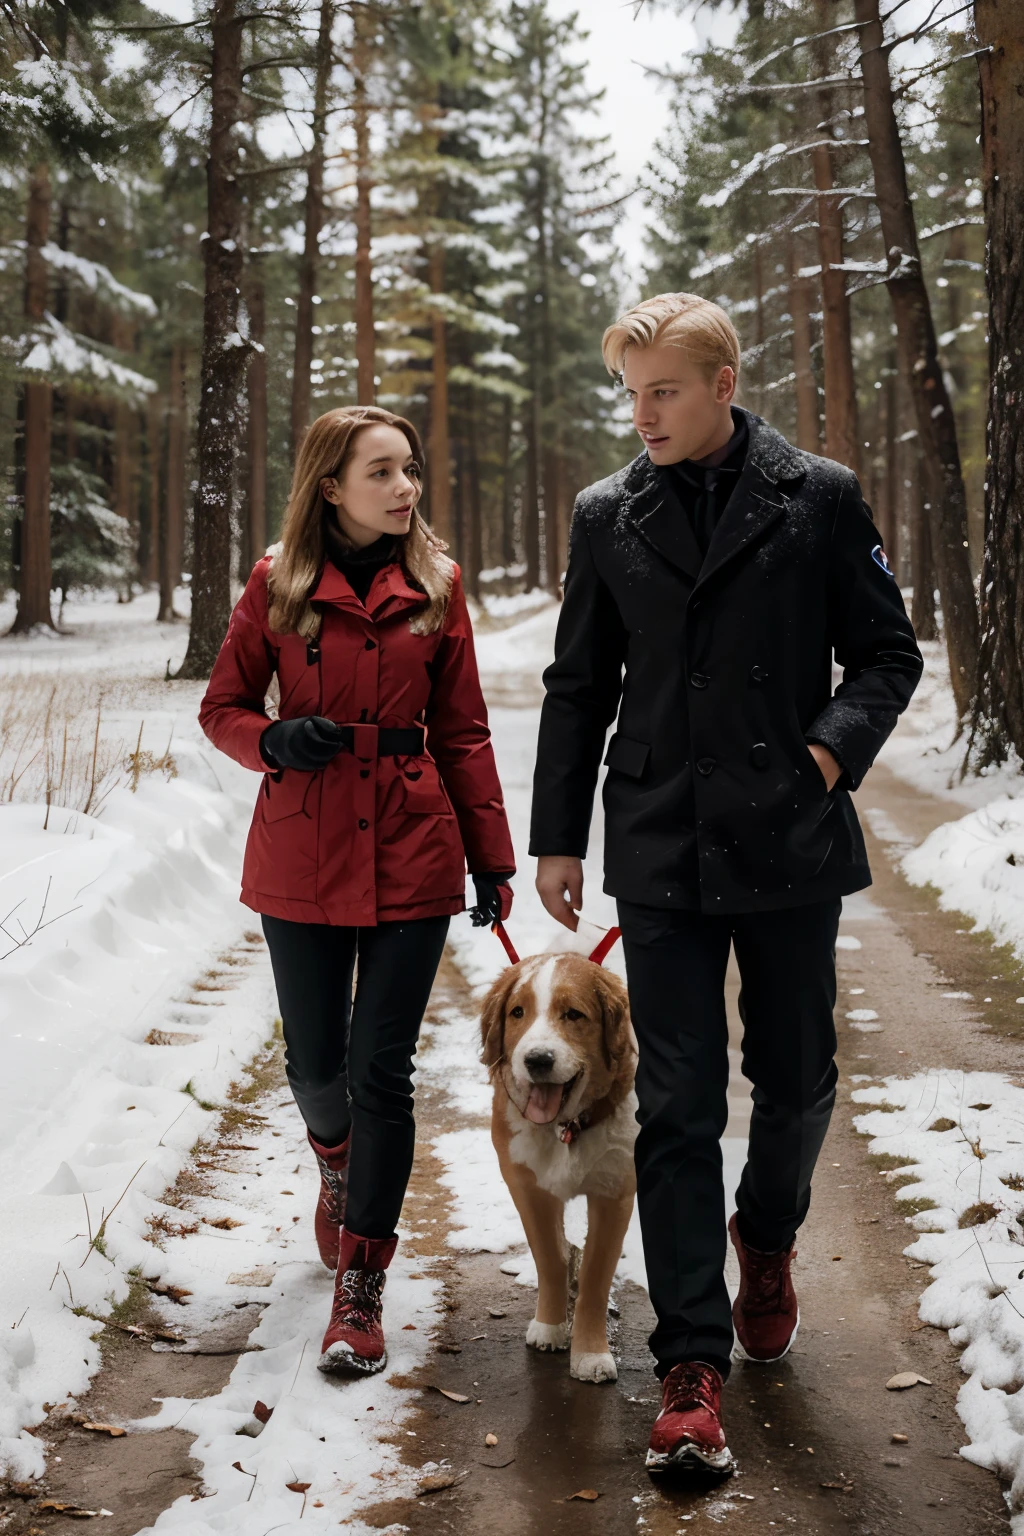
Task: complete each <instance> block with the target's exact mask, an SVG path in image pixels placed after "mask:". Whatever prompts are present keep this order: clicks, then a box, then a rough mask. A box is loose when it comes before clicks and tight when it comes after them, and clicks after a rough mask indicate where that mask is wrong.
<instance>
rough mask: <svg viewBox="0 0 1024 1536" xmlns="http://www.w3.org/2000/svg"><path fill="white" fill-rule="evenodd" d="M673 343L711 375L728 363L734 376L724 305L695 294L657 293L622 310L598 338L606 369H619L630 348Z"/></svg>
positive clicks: (736, 352)
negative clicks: (640, 302) (622, 312)
mask: <svg viewBox="0 0 1024 1536" xmlns="http://www.w3.org/2000/svg"><path fill="white" fill-rule="evenodd" d="M659 343H660V344H662V345H664V346H670V347H678V348H679V349H680V351H681V352H683V353H685V355H686V356H687V357H688V358H689V360H690V362H692V363H696V364H697V366H698V367H699V368H705V369H706V370H707V372H708V374H709V376H712V377H713V376H714V375H715V374H716V373H717V372H718V370H719V369H720V368H724V367H726V366H728V367H730V368H731V369H732V370H733V372H734V373H735V374H736V376H737V378H738V377H739V371H740V339H739V337H738V336H737V334H736V327H735V326H734V325H733V323H732V321H731V320H730V319H729V316H728V315H727V314H726V312H725V310H724V309H722V308H720V306H719V305H717V304H712V302H711V300H710V299H702V298H701V297H700V296H699V294H696V293H659V294H658V295H657V297H656V298H653V299H644V301H643V303H642V304H637V305H635V306H634V308H633V309H627V311H626V313H625V314H624V315H620V316H619V318H618V319H617V320H616V321H615V323H614V324H613V325H610V326H609V327H608V329H607V330H606V331H605V333H604V336H603V337H602V339H601V355H602V356H603V358H604V362H605V367H606V368H607V369H608V372H609V373H611V374H614V375H615V376H616V377H617V376H618V375H619V374H621V372H622V366H623V363H624V362H625V360H626V352H627V351H628V349H629V348H630V347H653V346H656V345H658V344H659Z"/></svg>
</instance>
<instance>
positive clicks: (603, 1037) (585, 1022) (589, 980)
mask: <svg viewBox="0 0 1024 1536" xmlns="http://www.w3.org/2000/svg"><path fill="white" fill-rule="evenodd" d="M480 1023H481V1035H482V1039H483V1056H482V1060H483V1063H484V1065H485V1066H486V1067H488V1068H490V1071H491V1075H492V1076H495V1075H500V1076H501V1078H502V1080H503V1082H504V1084H505V1087H506V1089H507V1090H508V1094H509V1097H510V1098H511V1099H512V1102H513V1103H514V1104H515V1106H516V1108H517V1109H519V1111H520V1113H521V1114H523V1115H525V1116H526V1118H527V1120H532V1121H533V1122H534V1124H535V1125H548V1124H550V1123H551V1122H552V1121H555V1120H572V1119H574V1118H575V1117H576V1116H577V1115H578V1114H579V1113H580V1112H581V1110H583V1109H586V1108H587V1107H588V1106H589V1105H591V1104H594V1103H596V1102H597V1101H598V1100H599V1099H602V1098H604V1097H605V1095H606V1094H608V1093H609V1092H610V1091H611V1090H612V1088H613V1086H614V1085H615V1084H616V1083H617V1082H618V1080H619V1079H620V1078H625V1077H630V1078H631V1077H632V1068H633V1058H634V1051H635V1045H634V1040H633V1030H632V1026H631V1024H630V1022H629V1002H628V998H627V996H626V988H625V987H624V986H623V984H622V982H621V981H620V980H619V978H618V977H617V976H616V975H615V974H614V972H612V971H606V970H605V969H604V968H603V967H602V966H600V965H595V963H594V962H593V961H592V960H586V959H584V957H583V956H582V955H573V954H565V955H534V956H532V957H531V958H529V959H527V960H520V962H519V964H518V965H513V966H511V967H510V968H509V969H508V970H507V971H504V972H503V973H502V974H501V976H499V977H498V980H497V981H496V982H495V983H494V985H493V986H492V988H491V990H490V992H489V993H488V994H487V997H486V998H485V1000H484V1006H483V1013H482V1015H481V1021H480Z"/></svg>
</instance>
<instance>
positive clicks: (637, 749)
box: [604, 731, 651, 779]
mask: <svg viewBox="0 0 1024 1536" xmlns="http://www.w3.org/2000/svg"><path fill="white" fill-rule="evenodd" d="M650 755H651V749H650V747H649V746H648V744H647V742H645V741H633V740H632V739H631V738H630V737H629V736H623V735H622V733H621V732H620V731H616V733H615V735H614V736H613V737H612V739H611V741H610V742H609V743H608V751H607V752H606V753H605V758H604V761H605V766H606V767H608V768H611V769H613V770H614V771H615V772H616V773H624V774H625V775H626V777H627V778H630V779H642V778H643V776H644V774H645V773H646V772H647V762H648V759H649V758H650Z"/></svg>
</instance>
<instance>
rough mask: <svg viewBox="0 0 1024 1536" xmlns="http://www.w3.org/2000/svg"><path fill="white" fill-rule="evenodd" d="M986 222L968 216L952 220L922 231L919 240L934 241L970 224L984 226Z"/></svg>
mask: <svg viewBox="0 0 1024 1536" xmlns="http://www.w3.org/2000/svg"><path fill="white" fill-rule="evenodd" d="M984 223H985V220H984V219H983V218H980V217H975V216H968V217H967V218H966V219H950V221H949V223H948V224H933V225H931V227H930V228H929V229H922V230H921V232H920V234H919V235H918V237H917V238H918V240H934V238H935V236H936V235H944V234H946V233H947V231H949V230H951V229H964V228H965V227H966V226H967V225H968V224H980V225H984Z"/></svg>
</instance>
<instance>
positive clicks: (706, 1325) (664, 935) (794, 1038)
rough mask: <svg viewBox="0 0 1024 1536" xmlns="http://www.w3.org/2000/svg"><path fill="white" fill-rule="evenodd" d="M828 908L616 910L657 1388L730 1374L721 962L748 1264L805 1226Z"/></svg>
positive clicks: (831, 1067) (820, 1102)
mask: <svg viewBox="0 0 1024 1536" xmlns="http://www.w3.org/2000/svg"><path fill="white" fill-rule="evenodd" d="M841 906H842V904H841V902H839V901H823V902H820V903H818V904H816V905H814V906H805V907H791V908H788V909H786V910H783V911H779V912H748V913H743V914H741V915H739V916H733V917H727V916H724V915H723V916H711V915H708V914H705V913H701V912H678V911H675V912H674V911H665V910H662V909H659V908H655V907H641V906H635V905H633V904H632V903H631V902H625V901H620V902H619V923H620V925H621V927H622V938H623V945H624V948H625V954H626V973H627V976H628V978H629V1003H630V1010H631V1012H632V1016H633V1027H634V1028H635V1030H636V1036H637V1041H638V1043H639V1046H640V1059H639V1063H638V1065H637V1074H636V1092H637V1098H638V1099H639V1101H640V1108H639V1111H638V1113H637V1119H638V1120H639V1122H640V1134H639V1136H638V1137H637V1142H636V1174H637V1206H638V1209H639V1213H640V1230H641V1233H642V1235H643V1243H644V1257H645V1259H646V1263H647V1284H648V1289H649V1291H650V1296H651V1303H652V1305H653V1307H654V1311H655V1313H656V1315H657V1319H658V1326H657V1327H656V1328H655V1330H654V1332H653V1333H652V1335H651V1339H650V1344H651V1350H652V1351H653V1353H654V1357H655V1360H656V1362H657V1365H656V1370H657V1374H658V1375H659V1376H660V1377H662V1378H664V1376H665V1375H666V1374H667V1373H668V1371H669V1370H671V1368H672V1366H674V1365H677V1364H679V1363H680V1362H681V1361H683V1360H705V1361H707V1363H708V1364H709V1365H713V1366H715V1367H716V1368H717V1369H718V1370H719V1371H721V1373H722V1375H723V1376H727V1375H728V1373H729V1358H730V1354H731V1350H732V1343H733V1328H732V1312H731V1308H730V1305H729V1295H728V1292H727V1291H726V1288H725V1278H724V1275H723V1269H724V1267H725V1244H726V1231H725V1192H724V1189H723V1186H722V1149H721V1138H722V1136H723V1134H724V1132H725V1128H726V1121H727V1119H728V1107H727V1102H726V1095H727V1091H728V1086H729V1054H728V1047H729V1031H728V1026H727V1024H726V1015H725V969H726V965H727V963H728V960H729V949H730V947H732V948H733V949H735V951H736V963H737V966H738V967H739V973H740V983H741V986H742V991H741V993H740V1016H741V1018H742V1021H743V1072H744V1075H745V1076H746V1077H747V1078H749V1080H750V1081H751V1082H752V1083H753V1085H754V1091H753V1101H754V1102H753V1111H752V1113H751V1116H750V1141H749V1145H748V1149H747V1163H746V1167H745V1168H744V1170H743V1176H742V1178H741V1179H740V1186H739V1189H738V1190H737V1192H736V1220H737V1225H738V1227H739V1233H740V1237H741V1238H742V1240H743V1241H744V1242H745V1243H747V1244H748V1245H749V1246H750V1247H751V1248H757V1249H760V1251H761V1252H763V1253H777V1252H779V1251H780V1250H781V1249H783V1248H785V1247H787V1246H788V1245H789V1244H790V1243H791V1242H792V1240H793V1237H794V1235H795V1234H796V1230H797V1228H798V1227H799V1226H800V1224H801V1222H802V1221H803V1219H804V1217H805V1216H806V1215H807V1208H808V1206H809V1204H810V1199H811V1175H812V1173H813V1172H814V1164H815V1161H816V1159H817V1156H818V1153H819V1152H820V1150H821V1144H822V1142H823V1141H824V1139H825V1132H826V1131H827V1130H828V1122H829V1117H830V1116H831V1114H832V1105H833V1103H834V1102H835V1096H836V1078H837V1072H836V1067H835V1062H834V1060H833V1058H834V1056H835V1050H836V1034H835V1026H834V1024H833V1022H832V1010H833V1008H834V1007H835V1001H836V959H835V950H836V931H837V929H838V927H839V914H840V911H841Z"/></svg>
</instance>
